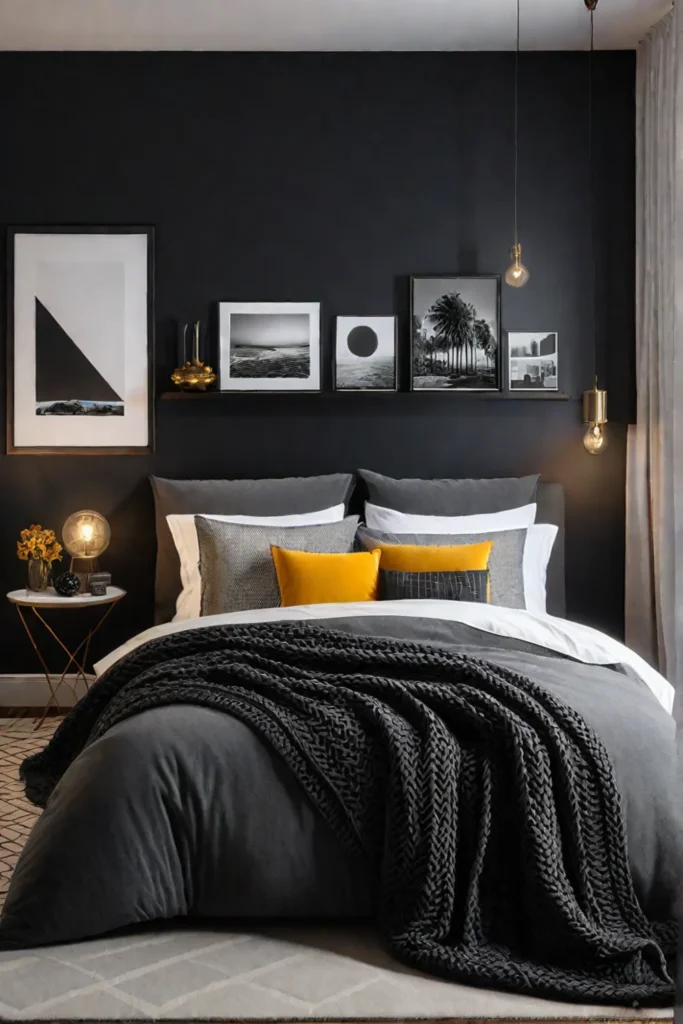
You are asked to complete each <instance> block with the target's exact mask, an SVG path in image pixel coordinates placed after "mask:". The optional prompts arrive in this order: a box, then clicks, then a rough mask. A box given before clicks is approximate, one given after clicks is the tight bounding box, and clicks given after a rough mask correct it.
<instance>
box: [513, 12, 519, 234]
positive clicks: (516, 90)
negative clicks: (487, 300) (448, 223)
mask: <svg viewBox="0 0 683 1024" xmlns="http://www.w3.org/2000/svg"><path fill="white" fill-rule="evenodd" d="M519 5H520V0H517V49H516V51H515V236H514V237H515V245H518V244H519V236H518V233H517V182H518V179H519Z"/></svg>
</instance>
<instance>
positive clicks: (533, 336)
mask: <svg viewBox="0 0 683 1024" xmlns="http://www.w3.org/2000/svg"><path fill="white" fill-rule="evenodd" d="M508 361H509V376H510V390H511V391H557V390H558V386H557V361H558V351H557V332H556V331H536V332H533V331H531V332H530V331H515V332H513V333H510V334H508Z"/></svg>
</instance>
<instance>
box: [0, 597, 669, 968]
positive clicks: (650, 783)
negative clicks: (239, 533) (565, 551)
mask: <svg viewBox="0 0 683 1024" xmlns="http://www.w3.org/2000/svg"><path fill="white" fill-rule="evenodd" d="M324 625H325V626H326V627H328V628H332V629H338V630H346V631H349V632H352V633H364V634H368V635H374V636H393V637H398V638H405V639H411V640H417V641H419V642H424V643H427V644H438V645H446V646H455V647H457V649H458V650H460V651H462V652H463V653H467V654H473V655H475V656H476V657H479V658H485V659H487V660H489V661H491V662H493V663H495V664H497V665H500V666H504V667H509V668H513V669H515V670H516V671H519V672H521V673H523V674H524V675H526V676H528V677H530V678H531V679H532V680H534V681H535V682H537V683H539V684H541V685H542V686H545V687H547V688H548V689H549V690H551V691H552V692H553V693H554V694H556V695H557V696H558V697H560V698H561V699H562V700H563V701H565V702H566V703H567V704H569V705H570V706H571V707H572V708H574V709H575V710H576V711H578V712H579V713H580V714H581V715H583V717H584V719H585V720H586V721H587V723H588V724H589V725H590V726H591V727H592V728H593V729H595V731H596V732H597V733H598V735H599V736H600V738H601V740H602V742H603V743H604V745H605V747H606V748H607V751H608V753H609V754H610V756H611V759H612V763H613V766H614V770H615V773H616V778H617V783H618V786H619V790H620V792H621V795H622V798H623V802H624V808H625V814H626V822H627V830H628V846H629V861H630V865H631V870H632V874H633V879H634V883H635V888H636V892H637V895H638V898H639V900H640V902H641V904H642V906H643V909H644V910H645V912H646V913H647V914H648V916H650V917H651V918H653V919H658V920H667V919H670V918H671V917H672V916H673V903H674V899H675V896H676V878H677V874H678V873H679V869H680V865H681V863H683V829H682V828H681V822H680V819H679V817H678V813H677V801H676V800H675V775H676V750H675V726H674V722H673V719H672V718H671V717H670V716H669V715H668V714H667V713H666V711H664V709H663V708H662V707H661V706H660V704H659V703H658V702H657V700H656V699H655V697H654V696H653V695H652V693H651V692H650V690H649V689H648V688H647V687H646V686H645V684H644V683H643V682H641V681H640V680H639V679H637V678H635V677H634V676H633V675H629V674H628V673H626V672H624V671H622V670H621V669H619V667H618V666H615V667H614V668H604V667H598V666H589V665H584V664H579V663H577V662H574V661H571V660H569V659H566V658H562V657H558V656H557V655H554V654H551V653H550V652H549V651H546V650H543V649H540V648H537V647H533V646H531V645H529V644H524V643H521V642H518V641H515V640H510V639H507V638H498V637H495V636H493V635H491V634H488V633H482V632H480V631H478V630H476V629H474V628H472V627H470V626H465V625H463V624H460V623H457V622H450V621H443V620H434V619H427V618H424V619H423V618H408V617H406V618H396V617H389V616H387V617H386V618H383V617H379V618H378V617H367V618H355V617H353V618H351V617H350V618H346V619H345V618H338V619H327V620H325V622H324ZM373 896H374V894H373V892H372V891H371V890H370V887H369V885H368V880H367V879H366V878H365V877H363V875H362V874H359V872H358V869H357V868H354V867H353V866H352V865H351V864H350V863H348V862H347V859H346V857H345V855H344V853H343V851H342V849H341V847H340V846H339V844H338V842H337V841H336V839H335V838H334V836H333V835H332V833H331V832H330V830H329V827H328V826H327V825H326V824H325V822H323V820H322V819H321V818H320V817H319V815H318V813H317V812H316V810H315V809H314V808H313V807H312V805H311V804H310V803H309V801H308V800H307V798H306V797H305V796H304V794H303V793H302V791H301V790H300V788H299V786H298V784H297V783H296V781H295V779H294V777H293V776H292V774H291V773H290V771H289V770H288V769H287V768H286V767H285V765H284V764H283V762H282V761H281V759H280V758H279V757H278V756H277V755H276V754H275V753H273V752H272V751H271V749H270V748H269V747H268V746H267V745H266V744H265V743H264V742H263V741H262V740H260V739H259V738H258V737H257V736H256V735H255V734H254V733H253V732H252V731H251V730H250V729H249V728H248V727H247V726H246V725H244V724H243V723H241V722H240V721H238V720H236V719H235V718H233V717H231V716H229V715H226V714H224V713H222V712H219V711H214V710H210V709H208V708H203V707H195V706H188V705H180V704H179V705H172V706H169V707H163V708H155V709H151V710H147V711H144V712H142V713H141V714H138V715H136V716H135V717H133V718H130V719H128V720H126V721H124V722H120V723H119V724H117V725H115V726H114V727H113V728H111V729H110V730H109V731H108V732H107V733H106V734H105V735H104V736H102V737H101V738H99V739H97V740H96V741H95V742H93V743H92V744H90V745H89V746H86V748H85V749H84V750H83V752H82V753H81V754H80V755H79V756H78V757H77V758H76V760H75V761H74V762H73V763H72V764H71V765H70V767H69V768H68V769H67V771H66V773H65V774H64V776H63V778H62V779H61V781H60V782H59V783H58V785H57V787H56V789H55V791H54V793H53V794H52V796H51V798H50V800H49V802H48V804H47V807H46V809H45V812H44V813H43V815H42V817H41V818H40V819H39V821H38V823H37V824H36V826H35V828H34V830H33V833H32V834H31V836H30V838H29V840H28V842H27V844H26V847H25V849H24V852H23V854H22V856H21V857H20V859H19V862H18V864H17V867H16V870H15V873H14V876H13V879H12V883H11V886H10V891H9V894H8V897H7V901H6V904H5V909H4V913H3V915H2V918H0V948H5V949H17V948H24V947H29V946H36V945H42V944H50V943H54V942H60V941H69V940H73V939H76V938H79V939H80V938H84V937H88V936H94V935H99V934H102V933H105V932H108V931H111V930H113V929H116V928H120V927H123V926H126V925H131V924H137V923H141V922H147V921H153V920H158V919H165V918H175V917H182V916H191V917H214V918H231V919H235V918H283V917H284V918H299V917H306V918H310V917H318V918H320V917H324V918H355V917H367V916H368V915H371V914H372V912H373Z"/></svg>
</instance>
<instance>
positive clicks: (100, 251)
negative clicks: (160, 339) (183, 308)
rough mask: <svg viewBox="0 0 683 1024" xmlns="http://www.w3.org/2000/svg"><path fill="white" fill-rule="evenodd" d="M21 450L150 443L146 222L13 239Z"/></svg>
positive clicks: (15, 425)
mask: <svg viewBox="0 0 683 1024" xmlns="http://www.w3.org/2000/svg"><path fill="white" fill-rule="evenodd" d="M10 244H11V245H12V247H13V248H12V252H11V255H12V257H13V262H12V276H13V286H12V290H11V296H10V298H11V302H12V307H11V324H12V327H11V332H10V339H9V340H10V361H11V365H12V375H13V389H12V391H11V406H12V416H11V422H10V433H11V437H10V438H8V449H10V450H17V451H24V450H26V451H30V450H40V451H42V452H44V451H55V452H58V451H65V450H69V451H79V450H83V451H84V452H91V451H92V452H95V451H102V452H109V451H117V452H120V453H128V452H131V453H133V452H138V451H141V450H142V451H151V440H152V432H151V387H150V383H151V367H152V365H153V358H152V356H153V352H152V346H153V331H152V323H153V309H152V290H151V288H150V280H149V278H150V268H151V266H152V231H151V229H133V228H131V229H125V228H93V229H92V230H87V229H82V228H81V229H73V230H71V229H54V230H48V229H46V230H44V231H41V230H38V229H32V228H30V229H26V230H23V229H20V230H17V231H16V232H14V233H13V234H12V235H11V238H10Z"/></svg>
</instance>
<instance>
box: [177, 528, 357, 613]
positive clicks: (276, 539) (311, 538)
mask: <svg viewBox="0 0 683 1024" xmlns="http://www.w3.org/2000/svg"><path fill="white" fill-rule="evenodd" d="M194 521H195V524H196V527H197V538H198V540H199V572H200V574H201V578H202V604H201V613H202V615H218V614H220V613H221V612H241V611H247V610H248V609H250V608H278V607H279V606H280V590H279V587H278V584H277V576H276V574H275V566H274V564H273V556H272V555H271V553H270V546H271V544H274V545H276V546H277V547H280V548H287V549H288V550H290V551H320V552H324V553H325V554H327V553H331V554H346V553H347V552H349V551H353V546H354V536H355V533H356V528H357V526H358V516H347V518H346V519H343V520H342V521H341V522H340V523H325V524H323V525H322V526H246V525H243V524H240V523H221V522H218V521H217V520H215V519H205V518H204V517H203V516H195V519H194Z"/></svg>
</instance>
